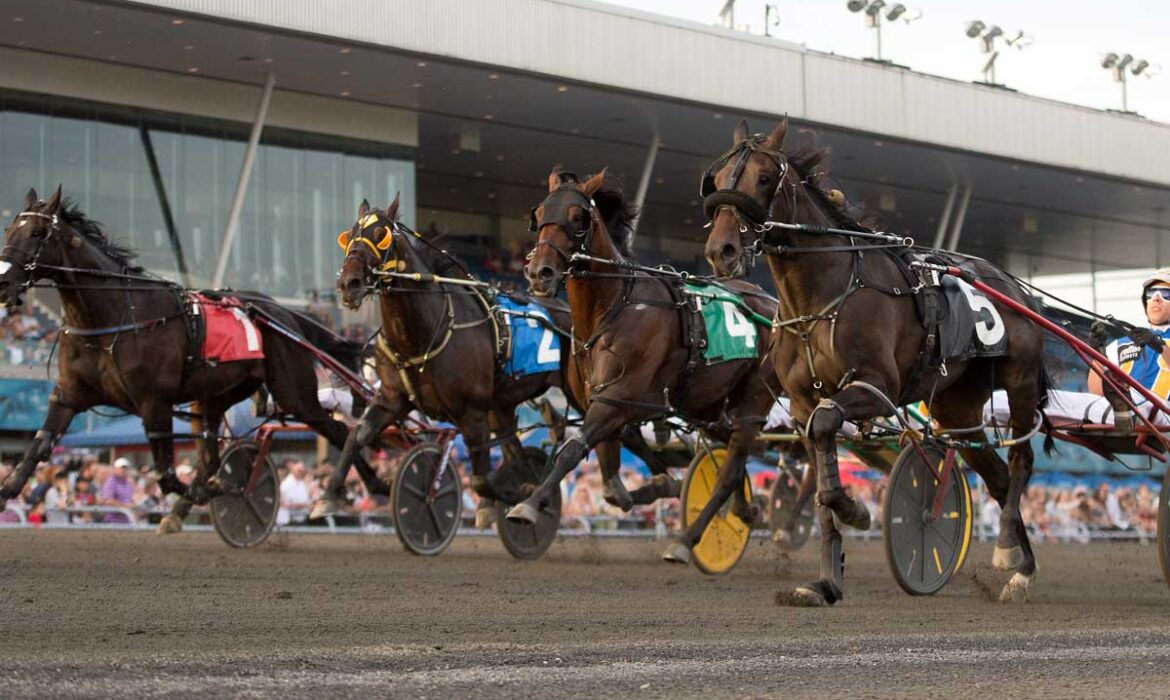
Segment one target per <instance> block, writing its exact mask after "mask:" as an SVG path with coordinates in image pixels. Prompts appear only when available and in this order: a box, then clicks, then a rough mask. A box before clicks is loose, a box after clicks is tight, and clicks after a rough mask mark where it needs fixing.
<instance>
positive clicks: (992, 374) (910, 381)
mask: <svg viewBox="0 0 1170 700" xmlns="http://www.w3.org/2000/svg"><path fill="white" fill-rule="evenodd" d="M787 130H788V123H787V120H785V121H784V122H781V123H780V125H779V126H777V128H776V129H775V130H774V131H773V132H772V133H771V134H770V135H768V136H763V135H757V136H754V137H749V136H748V131H747V124H746V123H745V122H741V123H740V125H739V128H737V129H736V131H735V134H734V136H733V138H732V150H731V151H729V152H728V154H726V156H725V157H724V158H723V159H722V161H720V162H719V163H718V164H717V165H716V166H713V170H714V171H715V172H711V171H709V174H710V175H713V178H711V179H707V178H706V177H705V178H704V191H703V195H704V197H705V200H704V210H705V213H706V215H707V217H708V219H709V220H710V221H711V222H712V226H711V230H710V233H709V235H708V238H707V244H706V255H707V258H708V260H709V261H710V262H711V264H712V266H713V267H714V268H715V270H716V271H717V272H718V273H719V274H721V275H736V274H740V273H742V272H743V271H744V270H745V269H746V267H747V265H748V264H749V263H750V260H751V258H752V257H754V255H755V254H756V253H759V252H761V251H762V252H765V253H767V258H768V265H769V267H770V269H771V272H772V278H773V281H774V282H775V284H776V291H777V293H778V294H779V296H780V311H779V314H778V316H777V321H776V327H777V332H776V333H775V334H774V336H773V343H774V345H773V348H772V351H771V356H772V362H773V365H774V367H775V369H776V373H777V375H778V376H779V377H780V380H781V383H782V384H783V386H784V388H785V390H786V391H787V392H788V393H789V395H790V396H791V398H792V415H793V417H794V419H795V421H796V423H797V424H798V425H802V426H805V438H806V444H807V446H808V448H809V453H810V454H813V455H815V460H816V467H817V503H818V508H817V512H818V520H819V522H820V526H821V532H822V551H821V557H822V558H821V579H820V580H819V581H817V582H814V583H812V584H809V585H808V586H803V587H801V588H798V589H797V599H798V600H799V601H801V602H804V603H809V604H819V605H824V604H832V603H834V602H836V601H837V600H838V599H840V598H841V596H842V588H841V587H842V571H843V559H844V557H843V554H842V553H841V536H840V534H839V533H838V532H837V529H836V526H835V525H834V520H833V515H834V513H835V514H836V515H837V517H838V518H839V519H840V520H841V521H842V522H843V523H845V524H847V525H851V526H856V527H863V528H865V527H868V525H869V514H868V512H867V511H866V509H865V506H864V505H862V504H861V503H860V502H857V501H855V500H854V499H852V498H850V497H849V496H848V495H847V494H846V493H845V491H844V490H843V489H842V487H841V482H840V479H839V476H838V470H837V449H836V445H835V442H834V440H835V436H836V433H837V430H838V429H839V428H840V427H841V425H842V423H843V422H844V421H853V422H861V421H865V420H867V419H870V418H874V417H878V416H889V415H891V414H892V413H893V410H894V406H895V405H905V404H908V403H911V402H915V401H921V400H926V401H928V405H929V408H930V411H931V415H932V417H933V418H934V419H935V420H936V421H937V422H938V424H939V425H941V426H943V427H944V428H946V429H950V430H961V429H964V428H969V427H972V426H979V425H981V424H982V407H983V405H984V403H985V402H986V400H987V399H988V397H989V396H990V395H991V392H992V390H993V389H995V388H1003V389H1006V390H1007V394H1008V400H1009V404H1010V409H1011V421H1010V423H1011V429H1012V434H1013V438H1020V437H1023V436H1028V435H1031V434H1034V432H1035V430H1036V428H1037V426H1038V421H1037V417H1038V416H1040V417H1041V418H1042V413H1040V412H1039V409H1040V408H1041V407H1042V406H1043V402H1044V401H1045V399H1046V397H1047V390H1048V386H1049V382H1048V378H1047V373H1046V372H1045V369H1044V362H1043V360H1044V358H1043V337H1042V333H1041V330H1040V328H1039V327H1037V326H1036V325H1035V324H1033V323H1032V322H1031V321H1029V320H1028V319H1026V318H1024V317H1023V316H1021V315H1019V314H1017V313H1014V312H1012V311H1011V310H1009V309H1007V308H1001V307H999V306H998V305H995V306H993V305H992V304H991V303H990V302H988V301H987V300H986V299H983V300H982V303H983V304H984V307H983V309H982V311H983V312H985V313H984V315H983V317H982V318H983V320H982V321H981V322H980V323H978V324H976V325H977V328H981V332H982V333H986V334H988V337H989V338H991V337H996V338H1004V337H1006V339H1007V353H1008V354H1006V355H1004V356H1001V357H994V358H975V359H971V360H968V361H960V362H955V361H952V362H949V363H945V364H942V365H941V367H940V366H939V365H937V364H933V365H932V364H931V363H930V362H929V360H931V359H932V358H930V357H928V356H927V355H928V354H929V353H926V352H924V349H925V348H926V347H927V346H926V342H927V331H926V329H925V326H924V324H923V323H922V322H921V321H920V320H919V315H918V312H917V311H916V309H915V304H916V301H915V298H914V297H915V295H917V294H918V293H919V292H918V291H917V290H915V291H914V294H910V293H908V291H909V290H911V288H912V287H911V285H909V284H908V283H907V276H906V273H905V268H903V267H901V265H900V263H899V262H898V260H897V259H896V257H895V256H896V255H898V254H899V251H903V250H905V246H904V244H894V243H891V242H890V240H891V239H889V238H877V239H875V238H871V237H866V234H867V233H870V232H869V230H868V229H867V228H866V227H865V226H862V225H861V224H860V223H859V222H858V219H857V217H856V216H855V215H854V211H855V209H854V208H853V206H852V205H850V204H849V202H847V201H845V200H844V198H843V197H842V196H841V195H840V192H839V191H835V190H830V189H828V188H827V187H825V188H822V185H823V183H824V164H823V163H822V159H823V157H824V155H825V153H824V152H823V151H812V150H809V151H804V152H800V153H791V154H790V153H787V152H785V150H784V138H785V135H786V133H787ZM768 222H773V223H772V224H771V225H769V224H768ZM776 224H780V226H777V225H776ZM791 224H807V225H809V228H806V229H803V230H802V229H800V228H799V227H793V226H790V225H791ZM817 227H821V228H824V227H830V228H833V229H837V230H848V231H856V232H857V235H856V236H850V235H835V234H828V233H825V232H824V231H818V230H816V229H817ZM875 240H877V241H878V242H877V243H875V242H874V241H875ZM883 241H884V242H883ZM935 252H936V253H937V251H935ZM942 255H943V256H944V257H943V258H942V259H943V260H946V261H948V264H953V265H956V266H958V267H961V268H963V269H964V270H967V271H969V272H971V273H972V274H974V275H976V276H978V277H980V278H982V279H983V280H984V281H986V282H987V283H988V284H990V285H992V286H993V287H995V288H996V289H998V290H1000V291H1002V292H1004V293H1005V294H1007V295H1009V296H1010V297H1012V298H1013V299H1017V300H1020V301H1022V302H1025V303H1026V302H1027V299H1028V297H1027V295H1026V294H1025V293H1024V291H1023V290H1022V289H1021V288H1020V286H1019V285H1018V284H1017V283H1016V282H1015V281H1014V280H1012V279H1011V278H1010V277H1009V276H1007V275H1006V274H1005V273H1003V272H1002V271H1000V270H999V269H998V268H996V267H995V266H993V265H991V264H990V263H988V262H986V261H983V260H979V259H977V258H970V257H966V256H959V255H954V254H942ZM1004 334H1006V335H1004ZM961 454H962V456H963V458H964V459H965V460H966V461H967V463H968V464H970V465H971V466H972V467H973V468H974V469H975V470H976V471H977V472H978V473H979V475H980V476H981V477H982V478H983V480H984V481H985V482H986V483H987V486H988V490H989V491H990V493H991V495H992V496H993V497H994V498H995V499H996V500H997V501H998V502H999V503H1000V505H1001V506H1002V507H1003V512H1002V515H1001V516H1000V534H999V539H998V540H997V542H996V547H995V554H994V557H993V558H992V561H993V564H994V565H995V566H996V568H998V569H1000V570H1004V571H1015V572H1016V573H1015V574H1014V575H1013V576H1012V578H1011V579H1010V581H1009V582H1008V584H1007V585H1006V586H1005V587H1004V590H1003V594H1002V598H1003V599H1004V600H1026V599H1027V596H1028V588H1029V586H1030V584H1031V582H1032V580H1033V578H1034V576H1035V573H1036V561H1035V557H1034V556H1033V554H1032V549H1031V546H1030V544H1029V542H1028V535H1027V531H1026V530H1025V527H1024V523H1023V520H1022V519H1021V517H1020V505H1019V504H1020V497H1021V495H1022V494H1023V492H1024V489H1025V488H1026V486H1027V483H1028V479H1029V477H1030V475H1031V471H1032V460H1033V453H1032V447H1031V445H1030V444H1029V443H1028V441H1027V440H1021V441H1019V442H1018V443H1016V444H1011V445H1010V449H1009V452H1008V454H1009V464H1005V463H1004V462H1003V460H1002V459H1001V458H1000V457H999V456H998V455H997V454H996V453H995V452H994V451H993V450H991V449H977V450H976V449H964V450H961Z"/></svg>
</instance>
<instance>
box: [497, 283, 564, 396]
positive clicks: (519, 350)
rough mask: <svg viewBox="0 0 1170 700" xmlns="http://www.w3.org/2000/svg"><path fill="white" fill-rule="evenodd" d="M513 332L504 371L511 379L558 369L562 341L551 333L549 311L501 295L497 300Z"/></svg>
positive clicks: (530, 303)
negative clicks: (510, 349) (510, 350)
mask: <svg viewBox="0 0 1170 700" xmlns="http://www.w3.org/2000/svg"><path fill="white" fill-rule="evenodd" d="M496 303H497V304H499V305H500V308H501V309H503V311H504V315H505V316H506V317H507V319H508V323H509V325H510V326H511V328H512V352H511V354H510V355H509V356H508V357H507V358H505V361H504V371H506V372H507V373H508V374H510V375H512V376H518V375H523V374H539V373H541V372H555V371H557V370H558V369H560V368H561V337H560V335H558V334H557V333H555V332H553V330H552V319H551V318H550V317H549V315H548V311H545V309H544V308H543V307H542V306H540V305H539V304H536V303H533V302H529V303H527V304H521V303H519V302H516V301H515V300H513V299H511V298H510V297H506V296H503V295H500V296H497V297H496Z"/></svg>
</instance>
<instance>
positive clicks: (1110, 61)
mask: <svg viewBox="0 0 1170 700" xmlns="http://www.w3.org/2000/svg"><path fill="white" fill-rule="evenodd" d="M1117 59H1118V56H1117V54H1115V53H1112V52H1110V53H1107V54H1105V55H1104V56H1102V57H1101V67H1102V68H1112V67H1113V66H1115V65H1117Z"/></svg>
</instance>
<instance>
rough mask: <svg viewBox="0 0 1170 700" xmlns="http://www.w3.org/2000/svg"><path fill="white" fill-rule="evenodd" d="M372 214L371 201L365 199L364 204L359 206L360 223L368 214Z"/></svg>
mask: <svg viewBox="0 0 1170 700" xmlns="http://www.w3.org/2000/svg"><path fill="white" fill-rule="evenodd" d="M369 213H370V201H369V200H368V199H363V200H362V203H361V204H359V205H358V221H361V220H362V219H364V218H366V214H369Z"/></svg>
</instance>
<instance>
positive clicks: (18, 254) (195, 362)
mask: <svg viewBox="0 0 1170 700" xmlns="http://www.w3.org/2000/svg"><path fill="white" fill-rule="evenodd" d="M4 235H5V241H4V248H3V251H0V301H3V303H4V304H5V305H6V306H8V307H15V306H19V305H21V304H22V303H23V296H24V293H25V291H26V290H28V289H29V288H30V287H33V286H34V285H36V284H37V283H38V282H41V281H43V280H47V281H48V282H49V283H50V284H51V286H53V287H55V288H56V289H57V290H58V292H59V293H60V295H61V303H62V306H63V308H64V319H65V324H64V328H63V329H62V333H61V334H60V340H59V345H58V348H57V352H58V368H59V376H58V378H57V382H56V385H55V386H54V387H53V390H52V392H51V393H50V395H49V411H48V414H47V415H46V417H45V421H44V424H43V425H42V427H41V429H40V430H39V431H37V433H36V434H35V436H34V438H33V441H32V444H31V445H29V447H28V449H27V450H26V451H25V453H24V456H23V457H22V459H21V461H20V464H19V465H18V466H17V468H16V469H15V471H13V473H12V474H11V475H10V476H9V478H8V479H7V480H6V481H5V482H4V484H3V485H0V504H2V503H3V502H4V501H6V500H8V499H9V498H12V497H13V496H14V495H15V494H17V493H19V492H20V490H21V488H22V487H23V486H24V483H25V482H26V481H27V480H28V477H29V475H30V474H31V473H32V471H33V469H34V468H35V466H36V464H37V462H39V461H42V460H45V459H48V457H49V454H50V452H51V451H52V449H53V446H54V445H56V443H57V441H58V440H59V439H60V438H61V436H62V434H64V432H65V431H66V430H67V429H68V427H69V424H70V423H71V422H72V420H73V418H74V416H76V415H77V414H78V413H81V412H83V411H86V410H89V409H90V408H93V407H95V406H114V407H117V408H120V409H122V410H123V411H126V412H127V413H132V414H134V415H137V416H140V417H141V418H142V422H143V425H144V426H145V429H146V434H147V437H148V439H149V441H150V450H151V454H152V456H153V458H154V469H155V470H156V471H157V472H158V473H159V475H160V479H159V485H160V486H161V487H162V488H163V490H164V491H165V492H168V493H177V494H179V495H180V496H181V497H182V498H181V499H180V500H179V501H178V502H177V503H176V505H175V508H174V510H173V511H172V513H171V514H169V515H168V516H166V517H165V518H164V519H163V522H162V523H161V524H160V526H159V532H160V534H166V533H169V532H178V531H179V530H180V529H181V528H182V519H183V518H184V517H185V516H186V515H187V513H188V512H189V510H190V508H191V505H192V504H202V503H206V502H207V501H208V500H209V499H210V498H211V497H212V496H214V495H216V494H217V493H219V492H220V491H221V489H220V486H219V484H218V480H217V479H215V478H214V476H213V475H214V474H215V473H216V471H217V470H218V466H219V446H218V441H217V439H216V436H217V435H218V433H219V428H220V425H221V423H222V421H223V415H224V413H225V411H227V409H228V408H229V407H231V406H232V405H233V404H235V403H238V402H239V401H241V400H243V399H246V398H247V397H248V396H250V395H252V394H254V393H255V392H256V391H257V390H258V389H259V388H260V387H261V386H266V388H267V390H268V392H269V393H270V394H271V395H272V397H273V398H274V399H275V400H276V402H277V404H278V405H279V406H280V408H281V409H282V411H285V412H287V413H288V414H291V415H292V416H293V417H294V418H296V419H298V420H301V421H303V422H305V423H306V424H308V425H309V426H310V427H312V428H313V429H314V430H315V431H317V432H318V433H319V434H321V435H322V436H324V437H325V438H326V439H328V440H329V442H330V443H331V444H333V445H335V446H336V447H338V448H340V447H342V446H343V445H344V443H345V439H346V435H347V432H348V431H347V430H346V427H345V425H344V424H343V423H341V422H339V421H336V420H334V419H333V418H332V417H331V416H330V414H329V413H328V412H327V411H326V410H325V409H323V408H322V407H321V405H320V403H319V402H318V399H317V380H316V375H315V372H314V369H313V358H312V357H311V356H310V354H309V353H308V352H306V351H305V350H304V348H302V347H301V346H299V345H297V344H296V343H295V342H294V341H292V340H290V339H288V338H286V337H285V336H284V335H283V334H281V333H278V332H275V331H273V330H272V329H270V328H269V327H268V326H266V325H264V324H256V327H257V328H258V330H259V332H260V337H261V343H262V347H263V351H264V358H263V359H259V360H241V361H235V362H222V363H218V364H216V363H208V362H204V361H203V359H202V358H201V357H200V347H199V345H198V338H197V335H198V329H197V327H196V326H195V325H193V322H192V315H191V312H190V310H189V308H188V304H189V302H188V298H187V291H186V290H184V289H183V288H181V287H179V286H178V285H176V284H174V283H172V282H169V281H167V280H165V279H162V278H160V277H155V276H153V275H150V274H148V273H147V272H146V271H145V270H143V268H141V267H140V266H137V265H135V264H134V262H133V259H134V257H135V256H134V253H133V251H131V250H129V249H128V248H125V247H123V246H120V245H118V244H116V243H114V242H113V241H111V240H110V239H109V238H108V237H107V235H106V233H105V231H104V230H103V228H102V227H101V225H100V224H99V223H97V222H95V221H93V220H91V219H90V218H88V217H87V216H86V215H85V214H84V213H83V212H82V211H81V210H80V209H79V208H78V207H77V205H75V204H73V203H72V202H70V201H69V200H68V199H63V198H62V195H61V188H60V187H58V188H57V190H56V192H55V193H54V194H53V195H52V196H51V197H50V198H49V200H48V201H47V202H46V201H40V200H39V198H38V197H37V193H36V191H35V190H31V189H30V190H29V191H28V194H27V195H26V196H25V198H24V208H23V210H22V211H21V212H20V213H18V214H17V215H16V217H15V219H14V220H13V222H12V224H10V225H9V226H8V227H7V229H6V231H5V234H4ZM232 294H233V295H234V296H236V297H237V298H239V299H240V300H241V301H243V302H245V303H246V304H247V305H248V306H249V307H250V308H251V309H252V310H253V312H254V313H258V314H262V315H263V316H265V317H267V318H268V319H270V320H272V321H274V322H276V323H277V324H279V325H280V326H282V327H283V328H285V329H288V330H290V331H293V332H299V333H301V334H302V336H303V337H304V338H305V339H306V340H307V341H308V342H309V343H311V344H312V345H314V346H315V347H317V348H320V349H321V350H322V351H323V352H326V353H328V354H331V355H333V356H334V357H336V358H337V359H338V360H339V361H340V362H342V363H343V364H345V365H347V366H349V367H350V368H351V369H354V370H356V369H357V368H358V362H359V358H360V353H361V349H362V348H361V346H360V345H357V344H354V343H349V342H347V341H344V340H342V339H340V338H338V337H337V336H334V335H333V334H332V333H330V332H328V331H327V330H326V329H323V328H322V327H320V326H319V325H318V324H317V323H316V322H315V321H313V319H311V318H310V317H308V316H307V315H305V314H301V313H299V312H294V311H291V310H289V309H286V308H284V307H282V306H280V305H278V304H277V303H276V302H274V301H273V300H272V299H271V298H269V297H266V296H264V295H261V294H257V293H253V292H241V293H234V292H233V293H232ZM206 296H208V297H211V298H214V297H216V296H217V293H215V292H208V293H206ZM185 403H196V404H197V405H198V406H199V407H200V410H201V416H199V418H200V420H201V422H202V431H203V432H202V433H201V435H200V437H201V438H202V439H201V440H200V442H201V443H202V445H201V446H200V449H199V454H200V459H199V460H197V461H198V467H197V469H196V475H195V479H194V481H193V482H192V483H191V485H190V487H186V486H185V485H184V484H183V483H182V482H180V481H179V480H178V478H177V477H176V475H175V471H174V464H173V461H174V450H173V440H174V437H175V435H173V434H172V432H171V431H172V429H173V428H172V419H173V417H174V415H175V408H174V407H175V406H176V405H178V404H185ZM358 468H359V471H360V472H362V476H363V478H365V479H366V482H367V484H368V485H369V486H370V488H371V489H374V490H375V491H376V492H381V493H388V492H389V489H388V488H387V486H386V485H385V484H383V483H381V482H380V481H379V480H378V479H377V478H376V477H375V475H374V472H373V470H372V469H370V467H369V465H368V464H366V463H365V461H364V460H362V461H361V462H359V465H358Z"/></svg>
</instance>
